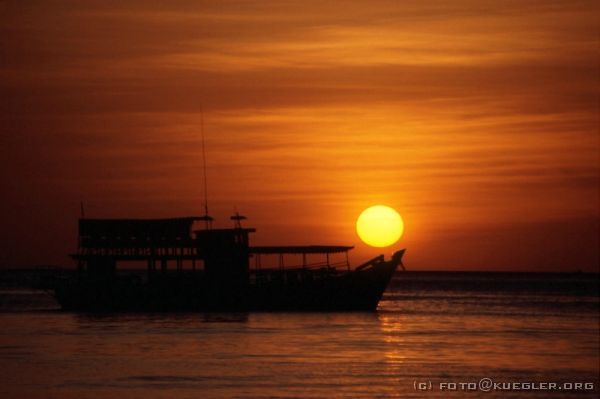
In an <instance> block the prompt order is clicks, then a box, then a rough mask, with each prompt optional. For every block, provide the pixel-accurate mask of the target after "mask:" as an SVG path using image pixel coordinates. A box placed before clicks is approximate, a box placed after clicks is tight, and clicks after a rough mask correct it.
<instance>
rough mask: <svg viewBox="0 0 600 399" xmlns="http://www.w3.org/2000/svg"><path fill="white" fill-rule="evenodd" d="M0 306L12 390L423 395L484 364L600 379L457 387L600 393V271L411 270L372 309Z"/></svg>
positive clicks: (534, 374)
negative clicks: (529, 386) (114, 310)
mask: <svg viewBox="0 0 600 399" xmlns="http://www.w3.org/2000/svg"><path fill="white" fill-rule="evenodd" d="M0 309H1V310H2V312H0V325H1V331H0V373H1V374H0V382H1V384H0V397H2V398H235V397H239V398H271V397H283V398H295V397H298V398H376V397H381V398H396V397H402V398H423V397H439V396H440V386H439V384H440V383H450V384H451V383H456V384H459V383H461V382H462V383H473V382H477V381H479V380H480V379H482V378H491V379H492V380H493V381H496V382H504V383H509V382H518V383H528V382H538V383H540V382H548V383H552V382H555V383H559V384H562V383H585V382H592V383H594V384H595V385H594V390H592V391H589V390H588V391H578V392H575V391H570V390H564V389H563V390H561V391H558V390H557V391H541V392H540V391H537V392H535V391H534V392H526V391H515V390H513V391H498V390H492V391H490V392H487V393H484V392H481V391H477V392H470V393H468V394H467V393H466V392H465V391H446V392H445V393H447V394H449V395H450V396H452V397H465V396H467V397H486V398H509V397H536V398H546V397H550V398H555V397H556V398H558V397H561V398H562V397H597V396H598V393H599V386H598V384H599V380H598V379H599V377H598V373H599V369H598V368H599V366H598V363H599V355H598V353H599V297H598V275H534V274H533V275H527V274H486V273H481V274H460V273H406V274H403V275H399V276H398V277H397V278H395V279H394V281H393V283H392V285H391V286H390V288H389V290H388V292H387V293H386V296H385V299H384V300H383V301H382V302H381V304H380V308H379V311H378V312H377V313H373V314H369V313H349V314H343V313H341V314H340V313H338V314H311V313H299V314H298V313H292V314H287V313H283V314H281V313H275V314H272V313H251V314H208V315H206V314H177V315H164V314H144V315H110V316H101V317H100V316H94V315H83V314H73V313H63V312H59V311H57V310H56V304H55V303H54V302H53V300H52V299H51V298H50V297H49V296H47V295H46V294H45V293H43V292H41V291H30V290H29V291H28V290H14V289H10V290H9V289H3V290H2V291H0ZM415 381H416V384H419V383H420V384H422V385H415ZM430 383H431V387H432V390H423V391H421V390H416V389H415V386H417V387H424V388H425V387H428V386H429V384H430ZM458 386H459V385H457V389H458ZM574 386H575V385H573V386H572V387H574ZM448 387H449V388H451V387H452V385H448ZM464 387H465V388H468V387H469V386H464ZM471 387H473V385H471ZM561 387H564V388H569V385H566V386H563V385H561Z"/></svg>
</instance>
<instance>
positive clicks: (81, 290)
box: [55, 254, 401, 312]
mask: <svg viewBox="0 0 600 399" xmlns="http://www.w3.org/2000/svg"><path fill="white" fill-rule="evenodd" d="M400 258H401V254H400V255H399V256H398V255H396V256H394V257H393V258H392V260H390V261H380V262H376V263H373V264H369V265H368V267H365V268H362V269H360V270H354V271H348V272H341V271H334V270H333V269H322V270H319V271H306V270H296V271H295V272H294V271H284V272H279V271H271V272H270V274H269V273H261V274H260V275H253V276H252V278H251V279H250V281H251V282H250V283H247V284H244V285H237V286H233V285H231V284H218V283H217V284H215V282H214V281H212V282H211V281H209V280H207V279H206V278H205V277H203V276H201V275H197V274H191V273H188V274H186V273H177V274H163V275H159V276H156V277H157V278H155V279H152V280H151V281H149V282H147V283H143V284H142V283H141V282H137V283H136V282H135V281H131V280H130V281H118V280H115V281H109V282H104V283H102V282H91V281H84V280H74V281H71V282H65V283H63V284H60V285H57V287H56V289H55V293H56V298H57V300H58V301H59V303H60V304H61V306H62V308H63V309H64V310H69V311H85V312H188V311H204V312H206V311H208V312H211V311H231V312H245V311H374V310H375V309H376V308H377V305H378V303H379V301H380V299H381V297H382V295H383V292H384V291H385V289H386V287H387V285H388V283H389V281H390V279H391V278H392V275H393V274H394V272H395V271H396V269H397V267H398V265H399V264H400Z"/></svg>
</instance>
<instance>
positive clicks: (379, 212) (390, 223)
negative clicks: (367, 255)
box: [356, 205, 404, 248]
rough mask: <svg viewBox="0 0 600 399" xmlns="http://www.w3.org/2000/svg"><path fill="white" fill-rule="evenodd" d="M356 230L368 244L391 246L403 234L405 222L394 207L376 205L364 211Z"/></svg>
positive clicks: (357, 222) (357, 221)
mask: <svg viewBox="0 0 600 399" xmlns="http://www.w3.org/2000/svg"><path fill="white" fill-rule="evenodd" d="M356 232H357V233H358V236H359V237H360V239H361V240H363V242H364V243H365V244H367V245H370V246H372V247H379V248H381V247H389V246H390V245H392V244H394V243H396V242H397V241H398V240H399V239H400V237H401V236H402V233H403V232H404V222H403V221H402V217H401V216H400V214H399V213H398V212H396V210H395V209H394V208H390V207H389V206H385V205H374V206H371V207H369V208H367V209H365V210H364V211H362V213H361V214H360V216H359V217H358V219H357V220H356Z"/></svg>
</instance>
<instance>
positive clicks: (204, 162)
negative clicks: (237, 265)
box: [200, 105, 213, 230]
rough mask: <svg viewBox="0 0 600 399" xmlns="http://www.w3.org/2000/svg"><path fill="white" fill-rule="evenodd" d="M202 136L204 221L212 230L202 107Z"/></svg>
mask: <svg viewBox="0 0 600 399" xmlns="http://www.w3.org/2000/svg"><path fill="white" fill-rule="evenodd" d="M200 136H201V138H202V172H203V176H204V220H205V221H206V229H207V230H208V229H209V228H211V224H212V221H213V218H211V217H210V216H208V179H207V178H206V145H205V143H204V110H203V109H202V105H200Z"/></svg>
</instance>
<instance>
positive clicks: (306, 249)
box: [249, 245, 354, 254]
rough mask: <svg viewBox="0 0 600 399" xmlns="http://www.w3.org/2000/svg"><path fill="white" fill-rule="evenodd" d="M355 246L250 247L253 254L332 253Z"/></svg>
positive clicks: (345, 250)
mask: <svg viewBox="0 0 600 399" xmlns="http://www.w3.org/2000/svg"><path fill="white" fill-rule="evenodd" d="M352 248H354V247H349V246H342V245H291V246H290V245H284V246H261V247H250V248H249V251H250V253H253V254H330V253H339V252H348V251H350V250H351V249H352Z"/></svg>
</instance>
